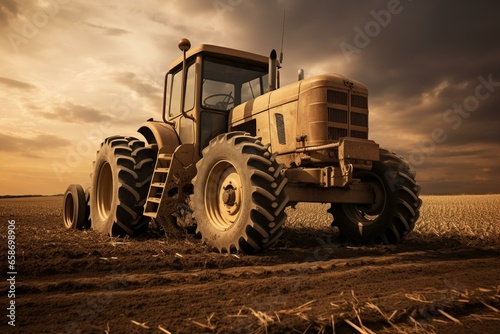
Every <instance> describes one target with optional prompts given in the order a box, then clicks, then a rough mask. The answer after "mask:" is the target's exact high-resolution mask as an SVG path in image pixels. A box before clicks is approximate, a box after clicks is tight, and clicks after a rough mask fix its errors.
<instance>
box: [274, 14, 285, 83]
mask: <svg viewBox="0 0 500 334" xmlns="http://www.w3.org/2000/svg"><path fill="white" fill-rule="evenodd" d="M285 15H286V10H284V11H283V26H282V28H281V50H280V58H279V59H278V61H277V64H276V65H277V66H276V67H277V68H278V71H277V73H276V79H277V80H278V82H277V86H278V88H280V87H281V82H280V81H281V80H280V68H281V63H282V62H283V40H284V39H285Z"/></svg>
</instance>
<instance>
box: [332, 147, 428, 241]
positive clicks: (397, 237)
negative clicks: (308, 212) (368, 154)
mask: <svg viewBox="0 0 500 334" xmlns="http://www.w3.org/2000/svg"><path fill="white" fill-rule="evenodd" d="M354 178H358V179H361V181H363V182H368V183H370V184H371V185H372V187H373V190H374V194H375V204H372V205H357V204H332V207H331V208H330V209H329V210H328V212H330V213H331V214H332V215H333V217H334V218H333V219H334V220H333V223H332V226H336V227H338V229H339V231H340V234H341V235H343V236H345V237H347V238H348V239H349V240H351V241H353V242H355V243H358V244H367V243H384V244H394V243H398V242H400V241H402V240H403V239H404V238H405V237H406V235H407V234H408V233H410V232H411V231H412V230H413V228H414V227H415V223H416V221H417V220H418V217H419V210H420V206H421V204H422V201H421V200H420V199H419V197H418V195H419V193H420V186H418V185H417V183H416V182H415V173H414V172H413V171H411V170H410V168H409V166H408V164H407V163H406V162H405V161H403V160H402V159H401V158H400V157H398V156H397V155H395V154H394V153H391V152H389V151H387V150H380V161H376V162H373V168H372V170H371V171H363V170H360V171H355V172H354Z"/></svg>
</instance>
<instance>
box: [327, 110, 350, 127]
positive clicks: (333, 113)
mask: <svg viewBox="0 0 500 334" xmlns="http://www.w3.org/2000/svg"><path fill="white" fill-rule="evenodd" d="M328 122H337V123H343V124H347V110H341V109H335V108H328Z"/></svg>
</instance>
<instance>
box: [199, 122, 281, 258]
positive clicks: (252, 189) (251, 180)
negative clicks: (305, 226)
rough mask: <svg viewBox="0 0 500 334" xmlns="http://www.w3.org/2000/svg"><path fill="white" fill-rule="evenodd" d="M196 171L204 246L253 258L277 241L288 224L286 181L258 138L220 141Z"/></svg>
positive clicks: (238, 136)
mask: <svg viewBox="0 0 500 334" xmlns="http://www.w3.org/2000/svg"><path fill="white" fill-rule="evenodd" d="M196 168H197V171H198V172H197V175H196V177H195V178H194V179H193V185H194V214H195V217H196V222H197V231H198V232H200V233H201V235H202V237H203V240H204V241H205V242H207V243H208V244H209V245H211V246H214V247H216V248H217V249H218V250H219V251H220V252H224V251H226V252H231V251H239V250H241V251H244V252H247V253H253V252H257V251H260V250H263V249H266V248H269V247H271V246H273V245H274V244H275V243H276V241H278V238H279V237H280V235H281V234H282V232H283V223H284V222H285V220H286V214H285V210H284V209H285V206H286V205H287V203H288V197H287V195H286V193H285V191H284V186H285V184H286V178H285V177H284V176H283V175H282V174H281V167H280V165H279V164H278V163H277V162H276V160H275V159H274V157H273V156H272V155H271V153H270V152H269V150H268V149H267V147H266V146H264V145H262V143H261V142H260V138H256V137H251V136H249V135H248V134H245V133H243V132H232V133H228V134H223V135H220V136H217V137H216V138H214V139H213V140H212V141H210V144H209V145H208V146H207V147H206V148H205V149H204V150H203V158H202V159H201V160H200V161H199V162H198V163H197V164H196Z"/></svg>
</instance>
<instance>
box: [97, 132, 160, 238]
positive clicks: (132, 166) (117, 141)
mask: <svg viewBox="0 0 500 334" xmlns="http://www.w3.org/2000/svg"><path fill="white" fill-rule="evenodd" d="M155 159H156V157H155V150H153V149H151V148H149V147H145V144H144V142H142V141H140V140H138V139H136V138H133V137H121V136H114V137H109V138H107V139H105V141H104V142H103V143H102V144H101V149H100V150H99V151H98V152H97V158H96V161H95V166H94V173H93V176H92V187H91V190H90V216H91V221H92V228H93V229H95V230H97V231H99V232H101V233H104V234H109V235H111V236H124V235H131V236H134V235H138V234H141V233H142V232H144V231H146V230H147V228H148V225H149V221H150V218H149V217H146V216H143V212H144V211H143V210H144V203H145V201H146V196H147V193H148V189H149V183H150V180H151V176H152V174H153V169H154V162H155Z"/></svg>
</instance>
